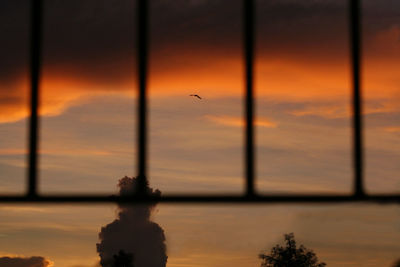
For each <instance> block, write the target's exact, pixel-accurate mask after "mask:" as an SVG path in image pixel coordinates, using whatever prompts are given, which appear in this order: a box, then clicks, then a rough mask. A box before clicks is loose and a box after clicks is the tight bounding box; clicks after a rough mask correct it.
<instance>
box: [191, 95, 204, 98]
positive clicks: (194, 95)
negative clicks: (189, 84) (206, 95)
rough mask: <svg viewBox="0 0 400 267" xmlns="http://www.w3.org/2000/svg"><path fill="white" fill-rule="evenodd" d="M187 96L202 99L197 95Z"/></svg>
mask: <svg viewBox="0 0 400 267" xmlns="http://www.w3.org/2000/svg"><path fill="white" fill-rule="evenodd" d="M189 96H194V97H197V98H198V99H202V98H201V97H200V96H199V95H189Z"/></svg>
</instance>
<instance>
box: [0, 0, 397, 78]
mask: <svg viewBox="0 0 400 267" xmlns="http://www.w3.org/2000/svg"><path fill="white" fill-rule="evenodd" d="M45 3H46V4H45V10H44V11H45V13H44V14H45V17H44V54H43V55H44V63H45V65H46V66H48V69H47V73H48V74H51V73H52V72H58V73H61V74H66V75H67V76H68V74H69V75H72V76H78V77H85V78H88V79H94V80H100V81H103V80H104V81H108V80H107V79H110V80H111V81H116V80H119V79H122V78H124V77H125V78H126V76H128V75H132V74H133V73H134V67H135V63H134V55H135V52H134V49H135V32H136V27H135V23H136V18H135V17H136V16H135V15H136V14H135V6H136V1H133V0H122V1H117V2H110V1H106V0H96V1H94V0H86V1H78V0H71V1H60V0H55V1H46V2H45ZM0 10H1V11H0V14H1V16H0V22H1V23H0V25H1V26H0V31H1V35H0V41H1V50H0V53H1V54H0V55H1V58H2V62H1V64H0V70H1V73H2V74H1V75H0V80H3V79H5V78H7V79H9V78H12V77H14V76H15V75H17V74H21V72H23V71H24V70H25V69H26V68H25V67H26V64H27V62H28V60H27V55H28V51H29V47H28V42H27V41H28V38H29V1H27V0H18V1H14V0H12V1H11V0H8V1H1V3H0ZM364 13H365V14H364V22H365V24H366V25H365V27H364V29H365V32H366V34H367V35H368V36H372V35H374V34H375V33H376V31H381V30H384V29H387V28H390V27H391V26H393V25H396V24H398V23H399V20H398V18H399V15H400V2H398V1H394V0H387V1H384V2H382V1H379V3H378V2H376V1H372V0H369V1H364ZM347 14H348V12H347V1H345V0H342V1H333V0H329V1H318V0H314V1H297V0H296V1H295V0H272V1H270V0H268V1H266V0H259V1H257V38H258V43H259V50H260V51H261V53H270V54H272V55H274V54H277V55H278V56H279V55H280V54H285V53H288V54H296V53H298V52H299V51H302V52H304V53H306V52H307V51H308V52H309V53H310V54H311V53H318V51H325V52H330V53H331V52H332V51H334V52H336V53H342V50H345V49H347V41H346V40H347V36H348V32H347ZM241 36H242V1H240V0H213V1H210V0H202V1H200V0H191V1H190V0H174V1H167V0H155V1H151V41H152V43H151V44H152V51H151V52H152V54H154V56H155V58H156V59H157V60H160V61H161V63H162V60H163V58H167V59H169V58H173V57H174V56H176V55H177V51H178V49H179V52H180V53H182V52H185V51H187V53H191V52H193V53H195V52H199V50H196V49H200V50H202V51H203V53H210V54H218V55H220V54H221V53H222V54H227V53H229V54H232V53H235V54H236V56H241V50H240V48H241V46H242V42H241ZM367 41H368V37H367ZM199 47H200V48H199ZM50 66H51V67H50Z"/></svg>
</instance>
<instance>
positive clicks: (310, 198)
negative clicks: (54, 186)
mask: <svg viewBox="0 0 400 267" xmlns="http://www.w3.org/2000/svg"><path fill="white" fill-rule="evenodd" d="M0 202H8V203H21V202H32V203H33V202H34V203H49V204H51V203H99V202H102V203H157V202H160V203H177V204H188V203H200V204H201V203H235V204H246V203H260V204H261V203H264V204H284V203H287V204H301V203H313V204H324V203H332V204H336V203H348V202H360V203H361V202H363V203H378V204H400V195H399V194H397V195H395V194H393V195H385V194H379V195H363V196H356V195H329V194H326V195H268V196H260V195H254V196H249V197H243V196H242V195H195V194H194V195H192V194H191V195H169V196H168V195H166V196H158V197H155V196H152V195H135V196H132V197H129V196H104V195H47V196H41V197H36V198H29V197H23V196H0Z"/></svg>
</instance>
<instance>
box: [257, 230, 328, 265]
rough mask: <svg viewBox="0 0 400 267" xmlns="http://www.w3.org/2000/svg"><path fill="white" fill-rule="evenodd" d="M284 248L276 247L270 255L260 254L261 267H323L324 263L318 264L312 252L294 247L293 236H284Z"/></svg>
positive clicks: (291, 234) (301, 247)
mask: <svg viewBox="0 0 400 267" xmlns="http://www.w3.org/2000/svg"><path fill="white" fill-rule="evenodd" d="M285 242H286V246H285V247H283V246H281V245H276V246H275V247H273V248H272V249H271V253H270V254H269V255H267V254H260V255H259V258H260V259H261V260H262V263H261V267H323V266H326V264H325V263H324V262H321V263H318V258H317V256H316V255H315V253H314V252H313V251H312V250H309V249H307V248H305V247H304V246H303V245H301V246H300V247H299V248H297V247H296V241H295V240H294V234H293V233H290V234H285Z"/></svg>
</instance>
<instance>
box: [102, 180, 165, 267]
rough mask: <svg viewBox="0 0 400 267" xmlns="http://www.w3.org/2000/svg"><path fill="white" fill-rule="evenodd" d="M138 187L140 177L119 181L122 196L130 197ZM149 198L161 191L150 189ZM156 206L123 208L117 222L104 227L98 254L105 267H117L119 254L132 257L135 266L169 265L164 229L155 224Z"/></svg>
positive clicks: (157, 266)
mask: <svg viewBox="0 0 400 267" xmlns="http://www.w3.org/2000/svg"><path fill="white" fill-rule="evenodd" d="M136 185H137V179H136V178H130V177H126V176H125V177H124V178H122V179H120V180H119V183H118V186H119V192H120V195H130V194H132V193H133V192H134V191H133V190H134V189H135V188H136ZM146 189H147V193H148V194H149V195H154V196H159V195H161V192H160V191H159V190H153V189H152V188H150V187H149V186H148V185H147V186H146ZM155 205H156V203H149V204H140V205H128V204H124V205H119V212H118V216H117V219H115V220H114V221H113V222H112V223H110V224H108V225H106V226H104V227H102V228H101V231H100V233H99V238H100V243H98V244H97V252H98V253H99V256H100V264H101V266H103V267H112V266H114V261H115V259H116V255H121V252H123V253H126V255H132V258H133V266H134V267H165V266H166V263H167V258H168V257H167V255H166V245H165V235H164V230H163V229H162V228H161V227H160V226H159V225H158V224H157V223H155V222H152V221H151V218H150V215H151V212H152V210H153V208H154V207H155Z"/></svg>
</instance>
